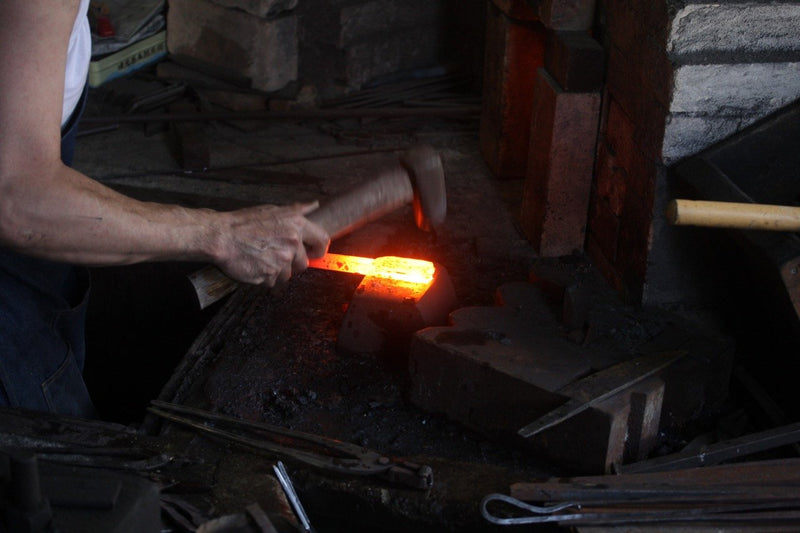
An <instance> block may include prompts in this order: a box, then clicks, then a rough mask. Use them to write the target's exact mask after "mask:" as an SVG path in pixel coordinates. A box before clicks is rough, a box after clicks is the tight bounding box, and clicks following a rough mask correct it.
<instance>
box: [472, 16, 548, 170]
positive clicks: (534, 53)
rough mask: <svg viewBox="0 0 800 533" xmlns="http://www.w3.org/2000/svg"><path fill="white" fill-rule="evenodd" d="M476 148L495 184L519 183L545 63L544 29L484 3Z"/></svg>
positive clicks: (524, 163) (524, 166) (525, 160)
mask: <svg viewBox="0 0 800 533" xmlns="http://www.w3.org/2000/svg"><path fill="white" fill-rule="evenodd" d="M487 9H488V18H487V27H486V54H485V60H484V74H483V111H482V115H481V123H480V149H481V154H482V155H483V158H484V160H485V161H486V164H487V166H488V167H489V170H490V171H491V173H492V175H493V176H494V177H495V178H497V179H521V178H523V177H524V176H525V173H526V170H527V166H528V149H529V139H530V124H531V122H530V120H531V110H532V107H533V88H534V82H535V77H536V69H537V68H539V67H541V66H542V65H543V64H544V48H545V46H544V45H545V36H546V33H545V28H544V26H541V25H540V24H538V23H521V22H518V21H514V20H513V19H510V18H509V17H508V16H506V15H505V14H504V13H503V12H502V11H500V10H499V9H498V8H497V7H496V6H495V5H494V4H491V3H490V4H488V8H487Z"/></svg>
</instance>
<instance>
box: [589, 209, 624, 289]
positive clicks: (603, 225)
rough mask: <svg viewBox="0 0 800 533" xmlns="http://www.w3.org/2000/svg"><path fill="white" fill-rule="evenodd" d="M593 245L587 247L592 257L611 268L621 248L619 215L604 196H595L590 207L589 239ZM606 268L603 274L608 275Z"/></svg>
mask: <svg viewBox="0 0 800 533" xmlns="http://www.w3.org/2000/svg"><path fill="white" fill-rule="evenodd" d="M588 242H589V243H590V244H593V246H591V247H589V248H587V250H588V251H589V255H590V257H592V259H594V260H595V261H596V262H598V263H604V264H607V265H608V266H609V267H610V268H613V265H614V264H615V262H616V258H617V249H618V248H619V246H618V242H619V217H618V216H617V215H615V214H614V212H613V211H612V210H611V208H610V207H609V205H608V202H607V201H606V200H605V199H604V198H595V201H594V202H593V203H592V205H591V208H590V209H589V239H588ZM607 274H609V270H608V269H604V270H603V275H604V276H605V277H607V278H609V279H610V277H611V276H608V275H607Z"/></svg>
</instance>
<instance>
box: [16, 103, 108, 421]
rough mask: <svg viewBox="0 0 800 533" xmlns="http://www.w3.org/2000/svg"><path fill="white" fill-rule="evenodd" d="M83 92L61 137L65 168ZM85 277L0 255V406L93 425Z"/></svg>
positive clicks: (82, 272) (81, 271)
mask: <svg viewBox="0 0 800 533" xmlns="http://www.w3.org/2000/svg"><path fill="white" fill-rule="evenodd" d="M85 99H86V91H84V95H83V97H82V98H81V102H80V103H79V105H78V108H77V109H76V111H75V113H73V116H72V118H71V119H70V121H69V122H68V123H67V124H66V125H65V128H64V129H63V132H62V143H61V151H62V160H63V161H64V162H65V163H67V164H71V163H72V154H73V150H74V147H75V135H76V130H77V124H78V119H79V116H80V113H81V112H82V111H83V106H84V104H85ZM89 287H90V280H89V272H88V269H86V268H82V267H75V266H73V265H68V264H63V263H57V262H53V261H47V260H44V259H37V258H34V257H28V256H24V255H20V254H17V253H15V252H12V251H11V250H7V249H4V248H2V247H0V405H6V406H11V407H23V408H28V409H34V410H37V411H48V412H51V413H60V414H65V415H73V416H81V417H85V418H94V417H96V411H95V408H94V405H93V404H92V401H91V399H90V397H89V393H88V391H87V389H86V384H85V383H84V381H83V364H84V360H85V353H86V350H85V337H84V330H85V324H86V307H87V300H88V297H89Z"/></svg>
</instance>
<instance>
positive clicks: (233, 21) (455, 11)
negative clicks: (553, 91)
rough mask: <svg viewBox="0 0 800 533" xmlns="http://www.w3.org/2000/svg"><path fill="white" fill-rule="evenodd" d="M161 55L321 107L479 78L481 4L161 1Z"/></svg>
mask: <svg viewBox="0 0 800 533" xmlns="http://www.w3.org/2000/svg"><path fill="white" fill-rule="evenodd" d="M167 13H168V14H167V17H168V18H167V46H168V48H169V51H170V53H172V54H183V55H188V56H190V57H192V58H194V59H199V60H201V61H205V62H207V63H209V64H210V65H212V66H214V67H218V68H222V69H229V70H232V71H234V72H235V73H237V74H239V75H243V76H247V77H249V78H251V80H252V86H253V87H254V88H256V89H259V90H263V91H266V92H270V93H277V92H280V93H281V94H282V96H292V95H293V94H295V93H296V92H297V91H298V90H299V88H300V87H302V86H311V87H313V88H314V90H315V91H316V93H317V94H318V95H319V96H320V98H322V99H326V98H332V97H335V96H340V95H342V94H346V93H348V92H352V91H355V90H358V89H360V88H362V87H364V86H365V85H367V84H369V83H371V82H374V81H375V80H381V79H386V78H387V77H389V76H391V75H400V76H402V75H404V74H405V75H408V73H409V72H413V71H422V70H424V69H429V68H432V67H446V68H451V69H455V70H457V71H458V72H467V73H468V74H479V73H480V72H481V69H480V63H481V59H480V58H482V53H483V46H482V42H483V33H484V27H485V21H484V20H483V14H484V6H483V2H481V0H464V1H462V2H452V1H449V0H169V2H168V12H167Z"/></svg>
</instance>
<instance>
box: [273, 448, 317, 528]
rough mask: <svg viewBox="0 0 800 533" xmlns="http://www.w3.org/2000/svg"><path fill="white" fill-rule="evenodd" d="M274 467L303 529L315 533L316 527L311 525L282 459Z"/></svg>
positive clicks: (276, 475)
mask: <svg viewBox="0 0 800 533" xmlns="http://www.w3.org/2000/svg"><path fill="white" fill-rule="evenodd" d="M272 469H273V470H274V471H275V477H277V478H278V482H279V483H280V484H281V487H283V492H284V493H286V499H288V500H289V503H290V504H291V506H292V509H294V513H295V514H296V515H297V518H298V519H299V520H300V525H301V526H302V528H303V531H305V532H306V533H313V531H314V529H313V528H312V527H311V521H310V520H309V519H308V514H306V510H305V509H304V508H303V504H302V503H301V502H300V497H299V496H297V492H296V491H295V490H294V485H293V484H292V480H291V478H290V477H289V473H288V472H287V471H286V467H285V466H283V463H282V462H281V461H278V463H277V464H276V465H274V466H273V467H272Z"/></svg>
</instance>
